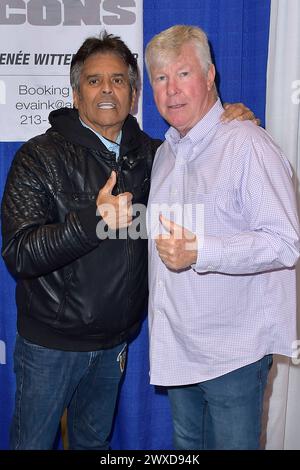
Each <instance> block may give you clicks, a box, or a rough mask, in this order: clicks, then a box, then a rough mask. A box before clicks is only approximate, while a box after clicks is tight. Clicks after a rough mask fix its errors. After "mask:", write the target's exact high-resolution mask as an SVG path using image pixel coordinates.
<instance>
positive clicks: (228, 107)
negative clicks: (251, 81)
mask: <svg viewBox="0 0 300 470" xmlns="http://www.w3.org/2000/svg"><path fill="white" fill-rule="evenodd" d="M223 107H224V109H225V111H224V113H223V114H222V116H221V121H224V122H229V121H232V120H233V119H237V120H238V121H252V122H253V123H254V124H256V125H257V126H259V125H260V120H259V119H257V118H256V117H255V116H254V113H253V112H252V111H251V109H249V108H247V106H245V105H244V104H243V103H232V104H230V103H224V104H223Z"/></svg>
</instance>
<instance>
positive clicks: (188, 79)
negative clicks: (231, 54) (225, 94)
mask: <svg viewBox="0 0 300 470" xmlns="http://www.w3.org/2000/svg"><path fill="white" fill-rule="evenodd" d="M150 73H151V83H152V88H153V94H154V100H155V103H156V106H157V108H158V110H159V112H160V114H161V115H162V116H163V118H164V119H166V121H167V122H168V123H169V124H170V125H171V126H173V127H175V129H177V130H178V132H180V134H181V135H182V136H184V135H186V134H187V133H188V132H189V131H190V130H191V129H192V128H193V127H194V126H195V125H196V124H197V122H199V121H200V120H201V119H202V118H203V116H205V114H207V112H208V111H209V110H210V108H211V107H212V106H213V105H214V103H215V101H216V95H215V90H214V79H215V68H214V66H213V65H210V67H209V70H208V73H207V74H206V73H205V72H204V71H203V68H202V66H201V63H200V59H199V55H198V54H197V52H196V49H195V45H194V44H193V43H192V42H187V43H185V44H183V46H182V47H181V50H180V54H179V55H177V56H174V57H173V58H172V59H170V60H167V61H163V62H161V63H160V62H156V63H154V64H153V65H152V66H151V68H150Z"/></svg>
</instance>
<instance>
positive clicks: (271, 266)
mask: <svg viewBox="0 0 300 470" xmlns="http://www.w3.org/2000/svg"><path fill="white" fill-rule="evenodd" d="M222 112H223V108H222V105H221V103H220V101H219V100H218V101H217V102H216V103H215V105H214V106H213V107H212V108H211V110H210V111H209V112H208V113H207V114H206V116H204V118H203V119H202V120H201V121H199V122H198V124H197V125H196V126H195V127H194V128H193V129H191V131H190V132H189V133H188V134H187V135H186V136H184V137H183V138H180V135H179V133H178V132H177V131H176V130H175V129H174V128H170V129H169V130H168V132H167V133H166V141H165V142H164V143H163V144H162V145H161V147H160V148H159V149H158V151H157V154H156V157H155V161H154V165H153V170H152V185H151V191H150V197H149V204H148V230H149V282H150V285H149V289H150V296H149V333H150V365H151V372H150V379H151V383H152V384H156V385H164V386H172V385H187V384H192V383H198V382H202V381H205V380H209V379H212V378H215V377H218V376H221V375H223V374H226V373H228V372H230V371H232V370H235V369H238V368H240V367H242V366H245V365H247V364H250V363H252V362H254V361H257V360H258V359H260V358H261V357H263V356H264V355H266V354H269V353H278V354H283V355H286V356H291V355H292V352H293V341H294V340H295V339H296V286H295V269H294V265H295V263H296V262H297V259H298V257H299V223H298V217H297V210H296V200H295V194H294V189H293V184H292V179H291V170H290V166H289V163H288V161H287V160H286V158H285V157H284V156H283V155H282V152H281V151H280V149H279V148H278V147H277V145H276V144H275V143H274V142H273V140H272V139H271V137H270V136H269V135H268V134H267V133H266V132H265V131H264V130H263V129H261V128H259V127H257V126H255V125H254V124H252V123H251V122H249V121H248V122H247V121H245V122H239V121H232V122H230V123H222V122H221V121H220V116H221V114H222ZM161 204H165V206H161ZM172 205H174V206H173V207H175V208H177V209H176V210H175V211H174V213H173V219H174V220H175V222H177V223H181V222H182V221H184V225H185V226H186V227H187V228H188V229H189V230H191V231H193V232H194V233H196V234H197V237H198V242H199V247H200V248H199V249H198V259H197V262H196V264H195V265H193V266H192V267H191V268H189V269H186V270H183V271H181V272H172V271H170V270H169V269H168V268H167V267H166V266H165V265H164V264H163V263H162V261H161V260H160V258H159V256H158V253H157V250H156V246H155V242H154V240H153V238H154V237H155V235H156V234H157V233H158V232H159V231H162V228H161V226H160V224H159V221H158V212H161V213H163V214H164V215H165V216H166V217H167V218H170V211H169V207H170V206H172ZM178 207H179V208H180V207H181V208H184V209H183V210H182V211H180V210H179V211H178ZM158 208H159V209H158ZM185 208H188V209H187V211H186V212H185ZM197 208H198V209H197ZM171 213H172V211H171ZM182 214H184V215H183V217H184V219H182ZM186 214H187V215H186Z"/></svg>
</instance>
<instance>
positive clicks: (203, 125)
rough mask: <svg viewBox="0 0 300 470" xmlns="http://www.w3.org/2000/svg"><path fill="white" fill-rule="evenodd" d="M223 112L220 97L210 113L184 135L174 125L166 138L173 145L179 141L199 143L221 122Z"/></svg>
mask: <svg viewBox="0 0 300 470" xmlns="http://www.w3.org/2000/svg"><path fill="white" fill-rule="evenodd" d="M223 112H224V109H223V106H222V103H221V101H220V99H219V98H218V99H217V101H216V102H215V104H214V105H213V107H212V108H211V109H210V110H209V111H208V113H207V114H205V116H203V118H202V119H200V121H199V122H197V124H196V125H195V126H194V127H193V128H192V129H191V130H190V131H189V132H188V133H187V134H186V135H185V136H184V137H181V136H180V133H179V132H178V131H177V130H176V129H175V128H174V127H170V128H169V129H168V131H167V132H166V134H165V137H166V140H167V141H168V142H169V143H170V144H171V145H176V144H178V143H179V141H181V142H184V141H186V142H188V141H190V142H191V143H193V144H196V143H199V142H201V141H202V140H203V139H204V137H206V136H207V134H208V133H209V132H210V131H211V129H212V128H213V127H215V125H216V124H218V123H219V122H220V117H221V115H222V114H223Z"/></svg>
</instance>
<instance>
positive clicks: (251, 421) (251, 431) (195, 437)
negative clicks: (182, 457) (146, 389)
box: [168, 355, 272, 450]
mask: <svg viewBox="0 0 300 470" xmlns="http://www.w3.org/2000/svg"><path fill="white" fill-rule="evenodd" d="M271 365H272V355H268V356H265V357H263V358H262V359H260V360H259V361H257V362H254V363H253V364H249V365H247V366H245V367H241V368H240V369H237V370H235V371H233V372H230V373H228V374H225V375H223V376H221V377H217V378H215V379H212V380H207V381H205V382H201V383H198V384H194V385H188V386H183V387H170V388H169V389H168V395H169V398H170V401H171V407H172V417H173V424H174V448H175V449H179V450H183V449H186V450H202V449H226V450H236V449H241V450H242V449H259V441H260V433H261V418H262V408H263V396H264V390H265V387H266V383H267V378H268V372H269V370H270V368H271Z"/></svg>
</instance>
